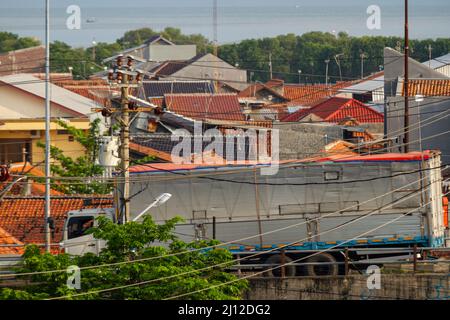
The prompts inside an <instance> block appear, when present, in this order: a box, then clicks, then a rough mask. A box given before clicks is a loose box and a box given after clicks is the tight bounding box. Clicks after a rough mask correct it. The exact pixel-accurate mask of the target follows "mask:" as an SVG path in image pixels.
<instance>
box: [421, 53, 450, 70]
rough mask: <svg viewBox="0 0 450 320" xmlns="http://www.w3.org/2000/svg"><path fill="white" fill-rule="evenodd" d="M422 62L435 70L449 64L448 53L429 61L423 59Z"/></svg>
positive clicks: (449, 57)
mask: <svg viewBox="0 0 450 320" xmlns="http://www.w3.org/2000/svg"><path fill="white" fill-rule="evenodd" d="M423 64H424V65H426V66H429V67H430V68H431V69H435V70H436V69H439V68H442V67H445V66H447V65H450V53H447V54H446V55H443V56H441V57H438V58H434V59H431V60H429V61H425V62H424V63H423Z"/></svg>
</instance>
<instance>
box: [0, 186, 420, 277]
mask: <svg viewBox="0 0 450 320" xmlns="http://www.w3.org/2000/svg"><path fill="white" fill-rule="evenodd" d="M423 179H425V177H422V178H421V179H418V180H416V181H413V182H411V183H409V184H407V185H404V186H402V187H400V188H398V189H395V190H393V191H390V192H387V193H385V194H382V195H380V196H377V197H374V198H371V199H369V200H366V201H363V202H361V203H359V204H357V205H352V206H349V207H347V208H345V209H342V210H338V211H335V212H332V213H329V214H326V215H323V216H320V217H316V218H314V219H311V220H310V221H320V220H322V219H324V218H327V217H330V216H333V215H336V214H339V213H341V212H342V211H349V210H351V209H352V208H355V207H357V206H360V205H362V204H366V203H369V202H371V201H374V200H377V199H380V198H383V197H386V196H387V195H389V194H393V193H395V192H398V191H400V190H402V189H404V188H405V187H408V186H411V185H414V184H416V183H418V182H420V181H422V180H423ZM415 192H417V191H415ZM395 201H398V200H394V201H393V202H395ZM377 211H378V209H376V210H374V212H377ZM306 223H308V222H306V221H305V222H301V223H297V224H293V225H289V226H287V227H283V228H279V229H275V230H271V231H267V232H264V233H259V234H256V235H254V236H250V237H245V238H242V239H235V240H233V241H229V242H226V243H222V244H218V245H212V246H207V247H203V248H199V249H194V250H186V251H182V252H177V253H172V254H168V255H164V256H156V257H150V258H143V259H137V260H133V261H124V262H117V263H111V264H103V265H97V266H88V267H82V268H80V270H90V269H97V268H102V267H112V266H120V265H126V264H130V263H137V262H144V261H152V260H156V259H162V258H168V257H174V256H179V255H182V254H189V253H194V252H200V251H206V250H211V249H217V248H220V247H224V246H227V245H231V244H235V243H242V242H244V241H246V240H250V239H254V238H256V237H259V236H266V235H269V234H274V233H277V232H281V231H285V230H288V229H292V228H295V227H298V226H301V225H305V224H306ZM300 241H301V240H299V241H296V242H294V243H292V244H295V243H297V242H300ZM80 243H83V242H80ZM75 244H76V243H75ZM292 244H290V245H292ZM287 246H288V245H287ZM276 250H278V249H272V250H269V251H265V253H268V252H273V251H276ZM245 258H246V259H248V258H249V257H245ZM241 260H244V258H242V259H240V260H239V259H238V260H236V261H241ZM59 272H66V270H65V269H60V270H52V271H39V272H29V273H19V274H14V275H7V276H8V277H12V276H28V275H39V274H52V273H59ZM3 277H6V276H3ZM0 278H2V275H0Z"/></svg>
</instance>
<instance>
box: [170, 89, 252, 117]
mask: <svg viewBox="0 0 450 320" xmlns="http://www.w3.org/2000/svg"><path fill="white" fill-rule="evenodd" d="M165 106H166V108H167V110H169V111H172V112H175V113H178V114H181V115H183V116H185V117H189V118H192V119H196V120H206V119H215V120H230V121H244V120H245V117H244V114H243V113H242V110H241V105H240V104H239V100H238V97H237V95H236V94H225V93H224V94H169V95H165Z"/></svg>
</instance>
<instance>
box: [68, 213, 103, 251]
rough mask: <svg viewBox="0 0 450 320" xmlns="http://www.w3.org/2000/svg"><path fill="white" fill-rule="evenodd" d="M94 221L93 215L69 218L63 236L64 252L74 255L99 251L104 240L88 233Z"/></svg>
mask: <svg viewBox="0 0 450 320" xmlns="http://www.w3.org/2000/svg"><path fill="white" fill-rule="evenodd" d="M94 223H95V218H94V216H82V217H72V218H69V220H68V222H67V225H66V230H65V237H64V250H65V253H67V254H70V255H76V256H82V255H85V254H86V253H93V254H99V253H100V251H101V250H102V248H104V246H105V244H106V242H105V241H103V240H98V239H95V238H94V235H92V234H89V233H88V231H89V230H90V229H91V228H92V227H93V226H94Z"/></svg>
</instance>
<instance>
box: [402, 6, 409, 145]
mask: <svg viewBox="0 0 450 320" xmlns="http://www.w3.org/2000/svg"><path fill="white" fill-rule="evenodd" d="M408 60H409V25H408V0H405V80H404V83H403V87H404V92H405V118H404V128H403V129H404V140H403V143H404V146H405V147H404V150H405V153H408V152H409V145H408V144H409V87H408V86H409V61H408Z"/></svg>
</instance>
